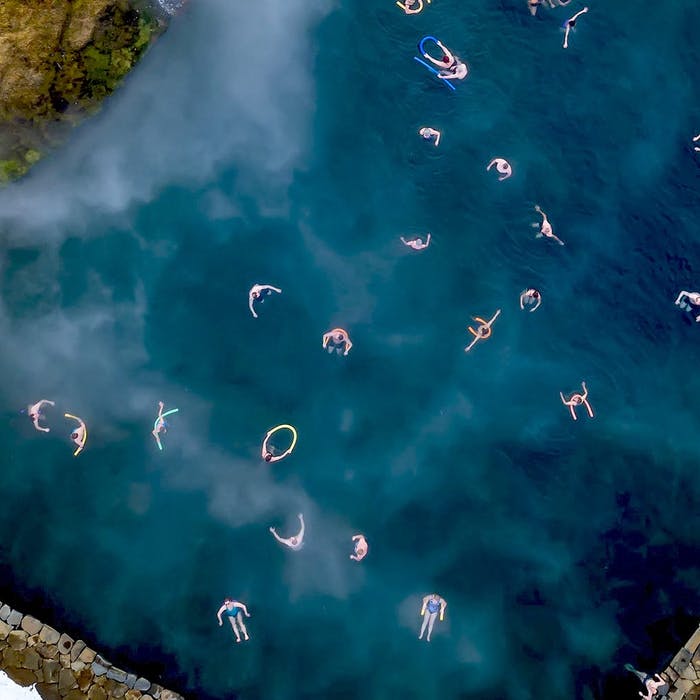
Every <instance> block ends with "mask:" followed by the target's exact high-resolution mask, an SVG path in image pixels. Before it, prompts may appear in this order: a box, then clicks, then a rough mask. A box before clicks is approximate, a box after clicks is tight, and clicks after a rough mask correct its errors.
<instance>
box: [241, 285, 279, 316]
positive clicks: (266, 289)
mask: <svg viewBox="0 0 700 700" xmlns="http://www.w3.org/2000/svg"><path fill="white" fill-rule="evenodd" d="M272 292H277V293H278V294H281V293H282V290H281V289H278V288H277V287H273V286H272V285H271V284H254V285H253V286H252V287H251V288H250V291H249V292H248V308H249V309H250V313H251V314H253V318H257V317H258V315H257V314H256V313H255V308H254V306H253V304H254V303H255V302H256V301H259V302H260V303H262V302H263V301H264V300H265V297H266V296H268V295H269V294H271V293H272Z"/></svg>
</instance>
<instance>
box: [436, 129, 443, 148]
mask: <svg viewBox="0 0 700 700" xmlns="http://www.w3.org/2000/svg"><path fill="white" fill-rule="evenodd" d="M435 134H436V137H435V145H436V146H439V145H440V136H442V134H441V133H440V132H439V131H437V130H436V131H435Z"/></svg>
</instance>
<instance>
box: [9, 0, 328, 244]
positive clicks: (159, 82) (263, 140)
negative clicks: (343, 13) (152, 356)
mask: <svg viewBox="0 0 700 700" xmlns="http://www.w3.org/2000/svg"><path fill="white" fill-rule="evenodd" d="M167 4H168V5H169V4H170V3H167ZM328 8H329V5H328V2H327V0H310V1H309V2H304V3H302V4H297V3H289V2H283V1H282V0H256V1H255V2H254V3H242V2H231V1H230V0H198V1H197V2H191V3H188V5H187V7H186V8H185V11H184V12H183V13H181V14H179V16H178V17H175V18H174V19H173V20H172V22H171V26H170V28H169V29H168V31H167V32H166V33H165V34H164V35H163V36H162V37H160V38H159V39H158V40H157V42H156V43H155V45H154V46H152V47H151V49H150V51H149V52H148V53H147V55H146V56H145V57H144V59H143V60H142V62H141V64H140V65H138V66H136V68H135V69H134V71H133V72H132V74H131V75H130V76H128V77H127V79H126V81H125V83H124V85H123V86H122V87H121V88H120V89H119V90H118V91H117V92H116V93H115V94H114V95H113V96H112V97H111V98H110V99H108V100H107V101H106V102H105V103H104V105H103V110H102V113H101V114H100V115H98V116H97V117H95V118H93V119H90V120H88V121H87V122H85V123H84V124H83V125H82V126H81V127H79V128H78V129H77V130H75V131H74V133H73V134H72V136H71V138H70V139H69V140H68V142H67V143H65V144H64V145H63V146H61V147H59V148H58V149H57V150H56V152H55V153H53V154H51V155H50V156H48V157H47V159H46V160H45V161H44V162H42V163H41V164H40V165H39V166H38V167H37V168H36V169H35V170H34V171H33V172H32V174H31V175H30V176H29V177H28V178H26V179H24V180H22V181H20V182H18V183H16V184H14V185H12V186H10V187H8V188H6V189H4V190H3V191H2V192H0V226H3V225H4V226H3V228H4V229H5V231H6V233H7V234H8V235H9V236H10V239H13V238H14V237H15V236H18V235H20V232H21V231H27V230H34V231H35V232H38V233H39V235H40V237H41V238H42V239H44V240H46V239H48V238H50V237H52V234H53V235H57V234H58V233H59V232H60V231H61V230H66V229H69V230H70V231H69V232H70V233H71V234H81V233H89V231H87V229H88V228H89V227H90V226H92V224H90V223H89V221H90V219H89V217H88V212H89V211H96V212H107V213H119V212H123V211H124V210H125V209H127V208H128V207H129V206H130V205H131V204H133V203H134V202H137V201H142V202H144V201H148V200H150V199H151V198H152V197H153V196H154V195H155V194H156V193H157V192H159V191H161V190H162V189H163V188H165V187H168V186H170V185H178V184H186V185H188V186H190V187H193V186H196V185H197V184H200V185H203V184H205V183H206V182H207V181H208V180H210V179H211V178H212V177H213V176H214V175H215V173H216V172H217V171H219V170H220V169H222V168H232V167H233V168H235V169H236V171H237V172H238V173H239V179H238V187H239V188H240V190H241V191H242V192H247V193H248V194H249V195H250V196H251V197H252V198H253V199H258V200H259V201H260V202H261V205H262V206H264V207H272V208H277V209H279V207H283V206H284V204H285V193H286V187H287V186H288V185H289V183H290V180H291V175H292V172H293V169H294V167H295V166H296V165H297V164H298V162H299V159H300V158H301V157H302V156H303V154H304V153H305V149H306V147H307V141H308V136H309V130H310V120H311V118H312V117H313V113H314V88H313V83H312V78H311V70H312V67H313V62H314V51H313V49H312V46H311V43H310V34H311V30H312V29H313V27H314V26H315V25H316V23H317V22H318V21H319V20H320V19H321V17H323V15H324V14H325V12H327V10H328ZM271 48H273V49H274V50H271Z"/></svg>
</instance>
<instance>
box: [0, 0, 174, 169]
mask: <svg viewBox="0 0 700 700" xmlns="http://www.w3.org/2000/svg"><path fill="white" fill-rule="evenodd" d="M136 1H137V0H0V133H1V134H2V136H1V137H0V182H7V181H9V180H13V179H16V178H17V177H21V176H22V175H24V174H25V173H26V172H27V170H28V169H29V168H30V167H31V165H33V164H34V163H36V162H37V161H38V160H39V159H40V158H41V154H42V153H44V152H45V151H46V150H48V148H49V147H50V146H52V145H55V144H56V143H58V142H60V141H61V140H62V139H63V138H65V135H66V133H67V130H68V129H69V128H70V127H72V126H74V125H75V124H76V123H78V122H79V121H80V120H81V119H83V118H84V117H85V116H87V115H89V114H92V113H94V112H95V111H96V109H97V108H98V106H99V104H100V103H101V102H102V100H103V99H104V98H105V97H107V96H108V95H109V94H110V93H112V92H113V91H114V90H115V89H116V88H117V87H118V85H119V84H120V82H121V81H122V80H123V79H124V77H125V76H126V75H127V74H128V73H129V71H130V70H131V69H132V68H133V67H134V65H135V64H136V63H137V62H138V60H139V58H140V57H141V56H142V54H143V52H144V51H145V50H146V48H147V47H148V45H149V44H150V43H151V41H152V40H153V38H154V37H155V36H157V35H158V34H159V33H161V32H162V31H163V29H164V28H165V27H164V24H163V23H162V22H160V21H159V20H158V19H157V18H156V17H155V16H154V15H152V14H150V13H149V12H147V11H146V10H144V9H143V8H141V7H137V6H136V4H135V3H136Z"/></svg>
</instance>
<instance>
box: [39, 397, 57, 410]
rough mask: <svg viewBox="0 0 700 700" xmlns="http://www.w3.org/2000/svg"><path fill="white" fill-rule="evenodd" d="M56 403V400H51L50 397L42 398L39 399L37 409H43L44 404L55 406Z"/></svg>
mask: <svg viewBox="0 0 700 700" xmlns="http://www.w3.org/2000/svg"><path fill="white" fill-rule="evenodd" d="M55 405H56V402H55V401H49V400H48V399H41V401H39V404H38V406H37V409H41V407H42V406H55Z"/></svg>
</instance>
